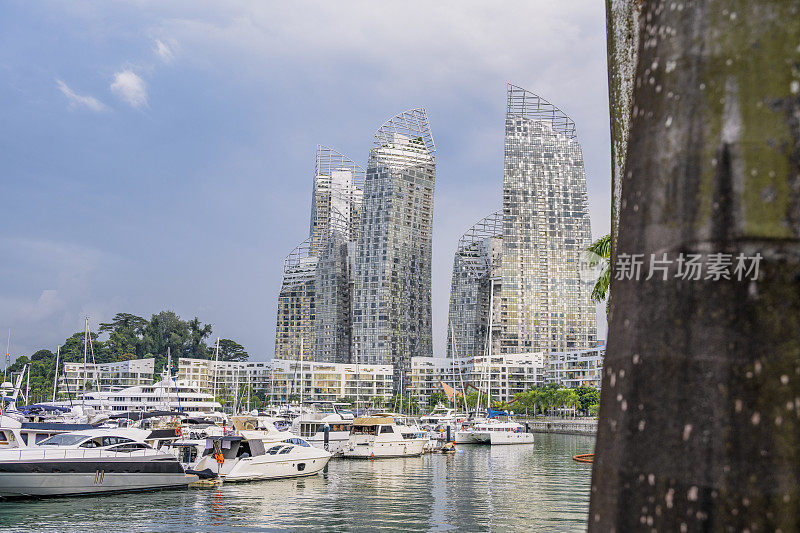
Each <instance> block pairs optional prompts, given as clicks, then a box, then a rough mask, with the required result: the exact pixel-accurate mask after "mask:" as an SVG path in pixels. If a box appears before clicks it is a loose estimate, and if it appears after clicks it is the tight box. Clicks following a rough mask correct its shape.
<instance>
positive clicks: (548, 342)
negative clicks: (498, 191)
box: [448, 85, 597, 355]
mask: <svg viewBox="0 0 800 533" xmlns="http://www.w3.org/2000/svg"><path fill="white" fill-rule="evenodd" d="M471 232H472V233H474V232H473V231H472V230H471ZM468 235H471V233H470V232H468V234H467V235H465V238H466V237H467V236H468ZM499 239H500V241H501V244H499V243H497V236H492V237H489V236H488V235H487V236H486V237H485V238H484V240H488V241H491V242H495V243H496V244H495V247H496V246H498V244H499V246H500V247H501V250H502V252H501V256H502V257H501V259H500V264H501V268H500V270H501V272H500V276H499V277H500V284H499V285H500V286H499V287H497V286H496V285H495V286H494V287H495V291H484V293H485V292H489V294H488V295H486V294H484V293H481V292H480V291H479V290H478V289H477V287H478V286H479V285H480V283H481V281H480V279H481V277H480V276H478V277H475V276H473V277H469V276H465V275H464V274H463V273H462V272H460V271H459V268H462V267H459V265H460V264H461V263H463V251H462V247H461V246H459V251H457V252H456V260H455V264H454V272H453V280H454V281H453V288H452V291H451V303H450V317H449V318H450V324H451V328H450V330H451V332H452V331H455V332H456V333H455V342H453V341H452V339H449V340H450V342H448V354H453V353H455V354H457V355H478V354H479V353H485V351H486V350H487V345H486V341H485V340H484V341H483V342H482V343H481V342H480V341H479V335H478V334H477V333H475V334H472V335H470V334H468V333H466V332H469V331H473V330H475V329H476V328H480V327H483V328H484V330H483V336H484V338H485V339H487V338H488V332H487V329H486V328H488V309H489V304H488V301H489V299H490V298H492V297H493V298H494V302H493V303H494V306H493V307H494V310H495V313H497V311H499V317H497V315H496V314H495V315H494V317H493V319H492V322H493V328H492V329H493V331H492V338H493V342H492V353H498V352H497V350H498V349H499V353H504V354H514V353H525V352H564V351H570V350H575V349H581V348H589V347H593V346H594V345H595V343H596V340H597V325H596V314H595V313H596V312H595V307H594V305H593V304H592V302H591V300H590V294H591V286H590V285H589V284H588V283H587V282H586V281H583V280H581V278H580V274H579V269H580V258H581V254H582V253H583V251H584V250H585V249H586V248H587V247H588V246H589V244H591V226H590V221H589V213H588V204H587V194H586V176H585V174H584V168H583V155H582V152H581V148H580V145H579V144H578V141H577V139H576V129H575V123H574V122H573V121H572V120H571V119H570V118H569V117H568V116H567V115H566V114H564V113H563V112H562V111H561V110H560V109H558V108H557V107H555V106H554V105H552V104H550V103H549V102H547V101H546V100H544V99H542V98H540V97H539V96H537V95H535V94H533V93H531V92H529V91H526V90H525V89H522V88H520V87H516V86H514V85H509V87H508V106H507V111H506V120H505V161H504V179H503V209H502V232H501V234H499ZM462 240H464V239H462ZM467 240H469V239H467ZM493 264H495V263H493ZM462 270H463V268H462ZM473 285H474V287H473ZM467 286H470V287H471V288H469V289H467V288H465V287H467ZM497 288H499V296H500V301H499V309H497V305H498V304H497V299H496V298H497V296H498V294H497V293H496V289H497ZM470 291H471V293H470V294H469V295H468V294H467V293H469V292H470ZM472 294H474V295H475V296H474V298H476V302H475V303H474V304H473V303H472V300H471V298H473V296H472ZM473 308H474V312H473ZM481 309H483V310H484V311H481ZM497 318H499V320H497ZM484 324H486V325H485V326H484ZM448 335H449V337H451V336H452V334H451V333H448ZM471 338H472V339H476V340H475V341H471V340H470V339H471ZM451 345H452V346H451ZM470 350H475V351H476V352H477V350H481V352H478V353H476V352H472V353H470Z"/></svg>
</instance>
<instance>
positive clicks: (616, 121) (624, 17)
mask: <svg viewBox="0 0 800 533" xmlns="http://www.w3.org/2000/svg"><path fill="white" fill-rule="evenodd" d="M641 9H642V7H641V0H606V24H607V33H608V100H609V110H610V117H611V193H612V194H611V248H612V253H611V257H612V258H613V257H614V253H613V249H614V243H615V242H616V240H617V233H618V228H619V224H618V222H619V213H620V203H621V201H622V176H623V175H624V166H625V153H626V151H627V148H628V132H629V131H630V119H631V100H632V99H633V81H634V75H635V73H636V58H637V57H638V43H639V13H640V11H641Z"/></svg>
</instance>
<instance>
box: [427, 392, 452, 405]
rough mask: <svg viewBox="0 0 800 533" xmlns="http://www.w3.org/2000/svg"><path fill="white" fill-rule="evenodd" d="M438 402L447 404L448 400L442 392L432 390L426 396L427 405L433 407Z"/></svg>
mask: <svg viewBox="0 0 800 533" xmlns="http://www.w3.org/2000/svg"><path fill="white" fill-rule="evenodd" d="M438 404H442V405H449V404H450V400H449V399H448V398H447V395H446V394H445V393H443V392H434V393H433V394H431V395H430V396H429V397H428V405H429V406H431V407H435V406H437V405H438Z"/></svg>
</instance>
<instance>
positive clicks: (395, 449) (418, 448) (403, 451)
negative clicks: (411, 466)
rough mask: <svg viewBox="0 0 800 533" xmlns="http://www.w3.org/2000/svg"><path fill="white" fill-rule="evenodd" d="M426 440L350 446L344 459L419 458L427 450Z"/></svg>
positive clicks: (345, 452) (345, 451)
mask: <svg viewBox="0 0 800 533" xmlns="http://www.w3.org/2000/svg"><path fill="white" fill-rule="evenodd" d="M425 442H426V441H425V440H424V439H407V440H404V441H394V442H369V443H358V444H354V445H350V446H348V447H347V449H345V450H344V454H343V455H344V457H349V458H352V459H388V458H392V457H418V456H420V455H422V452H423V451H424V450H425Z"/></svg>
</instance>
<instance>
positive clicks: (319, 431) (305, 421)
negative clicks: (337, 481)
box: [292, 405, 353, 455]
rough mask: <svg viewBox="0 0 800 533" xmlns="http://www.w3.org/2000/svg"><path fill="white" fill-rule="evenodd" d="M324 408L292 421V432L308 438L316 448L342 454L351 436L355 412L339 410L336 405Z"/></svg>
mask: <svg viewBox="0 0 800 533" xmlns="http://www.w3.org/2000/svg"><path fill="white" fill-rule="evenodd" d="M323 409H324V410H321V411H318V412H314V413H309V414H303V415H301V416H299V417H297V418H296V419H295V420H294V422H293V423H292V432H293V433H295V434H297V435H299V436H300V437H302V438H304V439H305V440H307V441H308V443H309V444H311V445H312V446H314V447H315V448H321V449H323V450H328V451H329V452H331V453H332V454H334V455H338V454H341V453H342V452H343V451H344V449H345V448H346V447H347V441H348V439H349V438H350V430H351V429H352V427H353V414H352V413H349V412H342V411H339V410H338V409H337V408H336V405H332V408H331V409H327V406H325V407H323ZM326 430H327V433H328V435H327V442H326V438H325V432H326Z"/></svg>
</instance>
